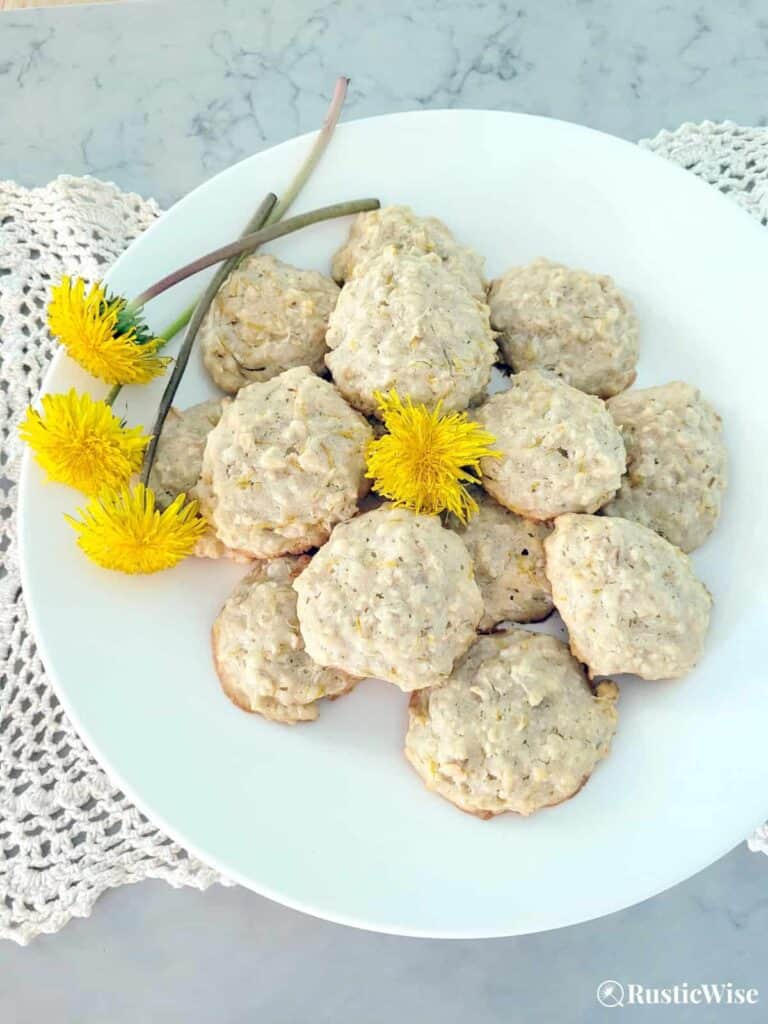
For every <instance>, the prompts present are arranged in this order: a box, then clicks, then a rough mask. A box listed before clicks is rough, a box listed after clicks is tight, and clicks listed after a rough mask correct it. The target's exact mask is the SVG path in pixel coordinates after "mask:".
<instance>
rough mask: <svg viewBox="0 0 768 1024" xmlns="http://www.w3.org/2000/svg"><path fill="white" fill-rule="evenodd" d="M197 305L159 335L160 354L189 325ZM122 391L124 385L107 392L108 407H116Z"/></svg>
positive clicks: (158, 349) (113, 387)
mask: <svg viewBox="0 0 768 1024" xmlns="http://www.w3.org/2000/svg"><path fill="white" fill-rule="evenodd" d="M196 305H197V303H196V302H193V303H192V304H191V305H190V306H187V308H186V309H185V310H184V312H183V313H179V315H178V316H177V317H176V319H175V320H174V321H173V323H172V324H168V326H167V327H166V328H165V330H164V331H163V332H162V333H161V334H158V338H160V339H161V341H162V344H161V345H158V346H157V351H158V352H159V351H160V349H161V348H163V347H164V346H165V345H167V344H168V342H169V341H170V340H171V339H172V338H175V337H176V335H177V334H178V333H179V331H180V330H181V329H182V327H184V325H185V324H187V323H189V319H190V317H191V316H192V314H193V313H194V311H195V306H196ZM122 390H123V385H122V384H113V385H112V387H111V388H110V389H109V391H108V392H107V397H106V398H105V399H104V401H105V402H106V403H107V405H110V406H111V405H114V402H115V399H116V398H117V396H118V395H119V394H120V392H121V391H122Z"/></svg>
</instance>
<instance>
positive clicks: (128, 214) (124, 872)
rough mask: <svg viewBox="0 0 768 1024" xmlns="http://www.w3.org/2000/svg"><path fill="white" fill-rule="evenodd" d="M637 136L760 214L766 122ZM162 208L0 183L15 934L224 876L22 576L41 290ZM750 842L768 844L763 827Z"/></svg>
mask: <svg viewBox="0 0 768 1024" xmlns="http://www.w3.org/2000/svg"><path fill="white" fill-rule="evenodd" d="M641 145H642V146H644V147H646V148H649V149H652V150H654V151H655V152H657V153H660V154H662V155H663V156H665V157H667V158H668V159H670V160H674V161H675V162H676V163H679V164H681V165H682V166H683V167H686V168H687V169H688V170H690V171H692V172H693V173H694V174H697V175H698V176H699V177H701V178H703V179H704V180H705V181H708V182H709V183H710V184H712V185H714V186H715V187H716V188H719V189H720V190H721V191H723V192H726V193H728V194H729V195H731V196H732V197H733V198H734V199H735V200H736V201H737V202H738V203H740V204H741V205H742V206H744V207H745V208H746V209H747V210H748V211H749V213H751V214H752V215H753V216H755V217H757V218H759V219H760V220H761V221H762V223H763V224H768V129H762V128H742V127H739V126H738V125H735V124H731V123H725V124H712V123H710V122H706V123H704V124H701V125H691V124H686V125H683V126H682V127H681V128H680V129H678V130H677V131H676V132H666V131H665V132H661V134H659V135H657V136H656V138H655V139H652V140H646V141H644V142H642V143H641ZM159 213H160V211H159V209H158V207H157V205H156V204H155V203H154V202H153V201H152V200H145V199H142V198H140V197H139V196H137V195H132V194H128V193H125V192H121V191H120V190H119V189H118V188H117V187H116V186H115V185H112V184H107V183H104V182H101V181H97V180H95V179H93V178H71V177H61V178H57V179H56V181H54V182H52V183H51V184H49V185H46V186H45V187H43V188H36V189H26V188H22V187H21V186H19V185H16V184H15V183H14V182H0V332H1V339H0V340H1V344H0V381H1V382H2V384H0V429H1V430H2V452H1V453H0V521H1V522H2V536H1V538H0V551H2V552H3V556H4V568H3V569H0V649H1V650H2V676H0V937H5V938H10V939H13V940H15V941H16V942H18V943H20V944H22V945H23V944H26V943H27V942H29V940H30V939H32V938H34V937H35V936H36V935H39V934H40V933H44V932H55V931H57V930H58V929H59V928H61V927H62V926H63V925H65V924H66V923H67V921H69V920H70V918H72V917H86V916H87V915H88V914H89V913H90V911H91V908H92V906H93V904H94V902H95V901H96V899H97V898H98V897H99V895H100V894H101V893H102V892H104V890H105V889H107V888H109V887H111V886H117V885H124V884H126V883H127V882H138V881H140V880H141V879H143V878H163V879H165V880H166V881H167V882H169V883H170V884H171V885H174V886H182V885H189V886H194V887H195V888H198V889H203V888H206V887H207V886H208V885H210V884H211V883H212V882H214V881H219V882H222V881H224V880H223V879H222V878H221V877H220V876H219V875H218V874H217V873H216V872H215V871H213V870H212V869H210V868H208V867H206V866H205V865H204V864H201V863H200V862H199V861H198V860H196V859H195V858H194V857H192V856H190V855H189V854H187V853H186V851H184V850H183V849H181V848H180V847H179V846H177V845H176V844H175V843H174V842H173V841H172V840H171V839H169V838H168V837H167V836H166V835H164V834H163V833H162V832H161V831H160V830H159V829H158V828H157V827H155V826H154V825H153V824H152V823H151V822H149V821H148V820H147V819H146V818H145V817H144V816H143V815H142V814H141V813H140V812H139V811H138V810H137V809H136V808H135V807H134V806H133V805H132V804H131V803H130V802H129V801H128V800H127V799H126V797H125V796H124V795H123V794H122V793H121V792H120V791H119V790H118V789H117V788H116V787H115V786H114V785H113V783H111V782H110V780H109V778H108V777H107V775H106V774H105V773H104V772H103V771H102V769H101V768H100V767H99V766H98V764H97V763H96V762H95V761H94V759H93V757H92V756H91V754H90V753H89V752H88V750H87V749H86V747H85V746H84V744H83V742H82V741H81V740H80V738H79V737H78V735H77V733H76V732H75V730H74V728H73V727H72V725H71V723H70V722H69V720H68V719H67V717H66V715H65V714H64V712H63V710H62V708H61V706H60V705H59V703H58V701H57V699H56V697H55V696H54V693H53V691H52V689H51V687H50V684H49V683H48V681H47V679H46V675H45V670H44V668H43V665H42V663H41V661H40V658H39V656H38V654H37V651H36V649H35V644H34V640H33V638H32V636H31V634H30V627H29V623H28V619H27V614H26V611H25V608H24V602H23V599H22V593H21V584H20V580H19V568H18V548H17V534H16V525H15V518H14V515H15V506H16V491H17V481H18V475H19V464H20V459H21V445H20V443H19V441H18V439H17V434H16V425H17V423H18V421H19V418H20V417H21V416H22V414H23V412H24V410H25V409H26V407H27V405H28V404H29V402H30V401H31V400H32V399H33V398H34V397H35V396H36V395H37V393H38V391H39V390H40V386H41V384H42V380H43V376H44V374H45V371H46V369H47V366H48V363H49V361H50V359H51V356H52V355H53V352H54V350H55V348H56V345H55V343H54V342H53V341H52V340H51V338H50V336H49V334H48V332H47V329H46V325H45V306H46V303H47V294H48V289H49V287H50V284H51V282H52V281H57V280H58V279H59V278H60V277H61V276H62V274H72V275H77V274H79V275H81V276H83V277H85V278H86V279H95V278H98V277H102V276H103V273H104V269H105V267H106V266H109V265H110V264H111V263H112V262H113V261H114V260H115V258H116V257H117V256H118V255H119V254H120V253H121V252H122V251H123V250H124V249H125V247H126V246H127V245H128V244H129V243H130V242H131V241H132V240H133V239H134V238H135V237H136V236H137V235H139V234H141V232H142V231H144V230H145V228H146V227H147V226H148V225H149V224H151V223H152V221H153V220H154V219H155V218H156V217H157V216H158V215H159ZM749 842H750V847H751V848H752V849H755V850H762V851H763V852H764V853H768V826H767V827H764V828H763V829H762V830H760V832H758V833H756V834H755V836H753V837H752V839H750V841H749Z"/></svg>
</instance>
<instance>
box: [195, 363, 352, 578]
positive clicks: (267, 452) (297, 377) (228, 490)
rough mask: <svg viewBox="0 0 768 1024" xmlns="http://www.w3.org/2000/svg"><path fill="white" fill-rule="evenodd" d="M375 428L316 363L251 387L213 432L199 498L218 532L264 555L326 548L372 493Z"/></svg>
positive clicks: (248, 551) (224, 538) (234, 544)
mask: <svg viewBox="0 0 768 1024" xmlns="http://www.w3.org/2000/svg"><path fill="white" fill-rule="evenodd" d="M370 437H371V428H370V427H369V426H368V423H367V422H366V421H365V419H364V418H363V417H362V416H361V415H360V414H359V413H357V412H355V411H354V410H353V409H350V407H349V406H348V405H347V403H346V402H345V401H344V399H343V398H342V397H341V395H340V394H339V392H338V391H337V390H336V388H335V387H334V386H333V384H330V383H329V382H328V381H325V380H321V379H320V377H317V376H315V374H313V373H312V372H311V370H309V369H308V368H307V367H305V366H304V367H297V368H295V369H293V370H286V371H285V372H284V373H282V374H280V376H278V377H274V378H273V379H272V380H270V381H265V382H264V383H255V384H248V385H246V387H244V388H241V390H240V391H239V392H238V394H237V396H236V397H235V398H234V400H233V401H232V402H230V403H229V404H228V405H227V407H226V408H225V410H224V412H223V414H222V417H221V420H220V421H219V423H218V425H217V426H216V427H215V428H214V429H213V430H212V431H211V433H210V434H209V435H208V440H207V442H206V446H205V452H204V455H203V470H202V478H201V486H200V489H199V490H200V502H201V506H202V510H203V513H204V515H205V516H206V518H207V519H208V520H209V522H210V523H211V524H212V526H213V528H214V530H215V531H216V535H217V537H218V538H219V539H220V540H221V541H222V542H223V543H224V544H226V545H227V547H230V548H236V549H237V550H238V551H242V552H245V553H246V554H249V555H251V556H252V557H255V558H271V557H274V556H277V555H282V554H300V553H301V552H303V551H308V550H309V549H310V548H312V547H314V546H316V545H319V544H323V543H324V542H325V541H326V540H327V538H328V535H329V534H330V532H331V530H332V528H333V527H334V525H335V524H336V523H339V522H342V521H343V520H345V519H349V518H351V517H352V516H353V515H355V513H356V512H357V501H358V498H359V497H361V496H362V495H363V494H364V493H365V492H366V491H367V489H368V484H367V481H366V479H365V448H366V444H367V443H368V441H369V439H370Z"/></svg>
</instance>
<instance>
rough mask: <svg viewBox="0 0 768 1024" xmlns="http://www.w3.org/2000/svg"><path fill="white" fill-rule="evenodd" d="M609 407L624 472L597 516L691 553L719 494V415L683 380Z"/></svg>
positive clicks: (722, 473) (722, 474) (722, 475)
mask: <svg viewBox="0 0 768 1024" xmlns="http://www.w3.org/2000/svg"><path fill="white" fill-rule="evenodd" d="M607 404H608V411H609V412H610V413H611V415H612V416H613V418H614V420H615V422H616V425H617V426H618V427H619V429H620V430H621V435H622V437H623V438H624V444H625V446H626V449H627V472H626V475H625V476H624V478H623V480H622V481H621V488H620V490H619V493H618V494H617V495H616V497H615V498H614V499H613V500H612V501H610V502H609V503H608V504H607V505H606V506H605V508H604V509H603V510H602V511H603V513H604V514H605V515H609V516H623V518H625V519H633V520H634V521H635V522H637V523H642V524H643V526H649V527H650V528H651V529H652V530H655V531H656V532H657V533H660V534H661V535H662V537H666V539H667V540H668V541H670V542H671V543H672V544H676V545H677V546H678V547H679V548H682V549H683V551H693V550H694V548H697V547H699V545H701V544H703V543H704V541H705V540H706V539H707V537H708V536H709V535H710V533H711V532H712V530H713V529H714V528H715V524H716V523H717V520H718V517H719V515H720V504H721V502H722V498H723V493H724V491H725V485H726V476H727V455H726V451H725V445H724V444H723V429H722V421H721V419H720V417H719V416H718V415H717V413H716V412H715V410H714V409H713V408H712V406H711V405H710V404H709V403H708V402H706V401H705V400H704V399H703V398H702V397H701V393H700V392H699V391H698V390H697V389H696V388H694V387H691V385H690V384H684V383H683V382H682V381H674V382H673V383H671V384H663V385H662V386H661V387H656V388H645V389H644V390H642V391H627V392H626V394H623V395H618V396H617V397H616V398H612V399H611V400H610V401H609V402H608V403H607Z"/></svg>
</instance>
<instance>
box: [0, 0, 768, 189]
mask: <svg viewBox="0 0 768 1024" xmlns="http://www.w3.org/2000/svg"><path fill="white" fill-rule="evenodd" d="M766 71H768V9H766V7H765V4H764V2H763V0H741V2H736V0H726V2H722V0H703V2H701V3H695V2H687V0H675V2H667V3H663V2H648V0H546V2H543V0H542V2H538V3H531V2H525V0H518V2H513V3H507V2H504V0H478V2H475V3H469V2H467V0H388V2H387V3H383V2H372V0H368V2H366V0H333V2H323V0H280V2H274V3H264V2H262V3H258V2H257V3H254V2H249V0H229V2H226V0H187V2H184V3H181V2H180V3H170V4H169V3H126V4H121V5H119V6H118V5H116V6H103V7H91V8H76V9H63V10H62V9H59V10H54V11H46V12H39V11H32V12H25V13H14V14H5V15H3V16H2V18H1V19H0V95H1V96H2V99H3V102H2V104H1V105H0V177H10V178H15V179H17V180H19V181H21V182H23V183H27V184H40V183H43V182H45V181H47V180H48V179H50V178H51V177H52V176H55V175H56V174H58V173H61V172H62V171H66V172H69V173H72V174H81V173H86V172H87V173H91V174H96V175H98V176H100V177H105V178H110V179H113V180H114V181H116V182H117V183H118V184H119V185H121V186H122V187H123V188H128V189H132V190H135V191H138V192H140V193H142V194H143V195H153V196H155V198H157V199H158V200H159V202H160V203H161V204H163V205H167V204H168V203H170V202H172V201H173V200H175V199H177V198H178V197H179V196H180V195H182V194H184V193H185V192H187V191H188V190H189V189H190V188H193V187H194V186H195V185H197V184H199V183H200V181H202V180H203V179H204V178H206V177H209V176H210V175H211V174H214V173H215V172H217V171H219V170H221V169H222V168H223V167H226V166H227V165H228V164H230V163H232V162H233V161H235V160H238V159H240V158H241V157H243V156H246V155H247V154H249V153H252V152H254V151H255V150H258V149H261V148H263V147H265V146H268V145H271V144H273V143H275V142H279V141H281V140H283V139H285V138H289V137H290V136H292V135H295V134H297V133H299V132H302V131H306V130H309V129H312V128H314V127H316V125H317V123H318V120H319V119H320V118H321V117H322V114H323V111H324V108H325V105H326V103H327V100H328V96H329V91H330V89H331V88H332V85H333V81H334V78H335V77H336V75H337V74H340V73H345V74H348V75H350V76H351V78H352V87H351V90H350V96H349V101H348V104H347V107H346V110H345V115H344V116H345V117H346V118H353V117H362V116H366V115H370V114H378V113H385V112H389V111H395V110H406V109H410V108H419V107H492V108H501V109H508V110H522V111H528V112H533V113H538V114H547V115H550V116H553V117H561V118H565V119H568V120H573V121H579V122H582V123H584V124H587V125H590V126H592V127H595V128H600V129H603V130H605V131H609V132H613V133H614V134H617V135H622V136H624V137H626V138H633V139H634V138H639V137H641V136H647V135H653V134H655V133H656V132H657V131H658V130H659V129H660V128H674V127H676V126H677V125H679V124H680V123H681V122H682V121H685V120H694V121H699V120H704V119H706V118H711V119H713V120H723V119H726V118H730V119H733V120H737V121H741V122H743V123H750V124H757V123H759V124H764V123H766V117H768V94H767V93H766V89H765V82H766Z"/></svg>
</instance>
